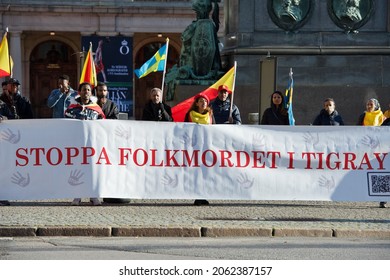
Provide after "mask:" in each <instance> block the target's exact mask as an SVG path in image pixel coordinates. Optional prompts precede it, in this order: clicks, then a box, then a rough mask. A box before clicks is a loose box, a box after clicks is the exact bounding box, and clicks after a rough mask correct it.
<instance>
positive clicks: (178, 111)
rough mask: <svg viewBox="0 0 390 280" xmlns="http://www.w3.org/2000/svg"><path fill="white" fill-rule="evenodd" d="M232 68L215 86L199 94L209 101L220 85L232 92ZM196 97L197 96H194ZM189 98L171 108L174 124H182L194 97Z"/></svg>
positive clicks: (215, 95)
mask: <svg viewBox="0 0 390 280" xmlns="http://www.w3.org/2000/svg"><path fill="white" fill-rule="evenodd" d="M234 73H235V71H234V66H233V67H232V68H231V69H230V70H229V71H228V72H227V73H226V74H225V75H224V76H223V77H222V78H221V79H219V80H218V81H217V82H216V83H215V84H213V85H212V86H211V87H209V88H208V89H206V90H204V91H202V92H201V94H203V95H206V96H207V97H208V99H209V100H210V101H211V100H213V99H215V98H217V96H218V88H219V87H220V86H221V85H225V86H227V87H228V88H229V90H230V91H232V90H233V83H234V79H235V77H234ZM196 95H197V94H196ZM196 95H194V96H193V97H190V98H188V99H186V100H184V101H183V102H181V103H179V104H177V105H176V106H174V107H172V118H173V120H174V121H175V122H184V118H185V115H186V114H187V112H188V110H189V109H190V107H191V105H192V103H193V102H194V99H195V96H196Z"/></svg>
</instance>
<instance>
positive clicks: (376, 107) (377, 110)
mask: <svg viewBox="0 0 390 280" xmlns="http://www.w3.org/2000/svg"><path fill="white" fill-rule="evenodd" d="M384 120H385V116H384V115H383V113H382V110H381V105H380V104H379V101H378V100H376V99H375V98H371V99H369V100H368V101H367V103H366V111H364V113H363V114H361V115H360V116H359V121H358V125H363V126H380V125H381V124H382V123H383V121H384Z"/></svg>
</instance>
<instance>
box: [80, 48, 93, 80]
mask: <svg viewBox="0 0 390 280" xmlns="http://www.w3.org/2000/svg"><path fill="white" fill-rule="evenodd" d="M82 83H89V84H90V85H91V86H92V87H96V85H97V75H96V68H95V62H94V61H93V55H92V43H91V45H90V47H89V51H88V53H87V57H86V58H85V60H84V66H83V71H82V72H81V77H80V83H79V84H82Z"/></svg>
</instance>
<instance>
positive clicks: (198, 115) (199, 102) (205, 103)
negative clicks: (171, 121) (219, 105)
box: [184, 93, 215, 124]
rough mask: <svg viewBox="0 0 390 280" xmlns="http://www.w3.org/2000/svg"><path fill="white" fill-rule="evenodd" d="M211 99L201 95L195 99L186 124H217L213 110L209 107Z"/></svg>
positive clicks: (186, 118) (187, 115)
mask: <svg viewBox="0 0 390 280" xmlns="http://www.w3.org/2000/svg"><path fill="white" fill-rule="evenodd" d="M209 103H210V100H209V98H208V97H207V96H206V95H205V94H203V93H199V94H198V95H196V96H195V97H194V102H193V103H192V105H191V107H190V109H189V110H188V112H187V114H186V116H185V118H184V122H193V123H198V124H215V119H214V115H213V110H212V109H211V107H210V106H209Z"/></svg>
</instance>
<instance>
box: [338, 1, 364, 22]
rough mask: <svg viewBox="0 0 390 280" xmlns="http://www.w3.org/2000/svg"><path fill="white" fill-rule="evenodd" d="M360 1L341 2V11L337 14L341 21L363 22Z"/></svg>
mask: <svg viewBox="0 0 390 280" xmlns="http://www.w3.org/2000/svg"><path fill="white" fill-rule="evenodd" d="M359 6H360V0H341V3H340V9H339V10H338V11H337V12H336V15H337V17H338V18H339V19H340V20H341V21H346V22H347V23H348V22H358V21H361V20H362V15H361V14H360V7H359Z"/></svg>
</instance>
